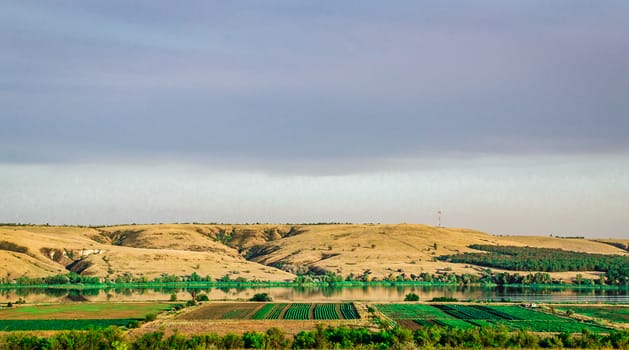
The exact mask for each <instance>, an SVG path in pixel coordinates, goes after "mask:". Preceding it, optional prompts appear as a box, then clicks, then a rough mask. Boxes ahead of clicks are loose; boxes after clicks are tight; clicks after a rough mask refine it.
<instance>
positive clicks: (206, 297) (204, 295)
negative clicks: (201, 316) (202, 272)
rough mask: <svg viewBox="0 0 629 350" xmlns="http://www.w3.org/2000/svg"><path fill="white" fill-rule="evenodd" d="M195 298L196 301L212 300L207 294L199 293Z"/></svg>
mask: <svg viewBox="0 0 629 350" xmlns="http://www.w3.org/2000/svg"><path fill="white" fill-rule="evenodd" d="M194 299H195V300H196V301H209V300H210V298H208V296H207V294H199V295H197V296H196V298H194Z"/></svg>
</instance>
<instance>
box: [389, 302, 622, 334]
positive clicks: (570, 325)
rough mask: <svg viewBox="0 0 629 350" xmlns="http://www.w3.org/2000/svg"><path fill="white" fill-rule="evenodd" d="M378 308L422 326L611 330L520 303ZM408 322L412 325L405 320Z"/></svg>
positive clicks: (413, 305) (547, 330) (397, 319)
mask: <svg viewBox="0 0 629 350" xmlns="http://www.w3.org/2000/svg"><path fill="white" fill-rule="evenodd" d="M377 308H378V309H379V310H380V311H382V312H383V313H384V314H385V315H387V316H388V317H389V318H391V319H393V320H395V321H400V320H412V321H414V322H415V323H416V324H417V325H418V326H424V327H426V326H432V325H437V326H444V327H452V328H462V329H466V328H472V327H479V326H480V327H483V326H490V327H505V328H506V329H509V330H512V331H513V330H527V331H533V332H568V333H580V332H583V331H584V330H586V331H588V332H594V333H601V332H609V331H610V329H609V328H606V327H603V326H599V325H597V324H594V323H581V322H579V321H576V320H574V319H571V318H565V317H559V316H555V315H552V314H548V313H545V312H542V311H534V310H531V309H527V308H524V307H520V306H512V305H509V306H498V305H492V306H485V305H461V304H442V305H417V304H381V305H377ZM404 324H405V325H407V326H410V325H411V324H409V323H407V322H404Z"/></svg>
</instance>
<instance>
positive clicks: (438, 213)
mask: <svg viewBox="0 0 629 350" xmlns="http://www.w3.org/2000/svg"><path fill="white" fill-rule="evenodd" d="M441 214H442V212H441V209H439V210H437V227H441Z"/></svg>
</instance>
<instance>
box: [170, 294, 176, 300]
mask: <svg viewBox="0 0 629 350" xmlns="http://www.w3.org/2000/svg"><path fill="white" fill-rule="evenodd" d="M170 301H177V293H173V294H171V295H170Z"/></svg>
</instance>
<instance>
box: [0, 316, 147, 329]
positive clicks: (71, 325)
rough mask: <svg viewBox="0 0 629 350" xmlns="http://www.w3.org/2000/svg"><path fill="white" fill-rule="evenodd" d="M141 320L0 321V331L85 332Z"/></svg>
mask: <svg viewBox="0 0 629 350" xmlns="http://www.w3.org/2000/svg"><path fill="white" fill-rule="evenodd" d="M141 320H142V318H119V319H81V320H0V331H58V330H85V329H92V328H105V327H109V326H124V327H127V326H129V325H131V324H132V322H133V321H141Z"/></svg>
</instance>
